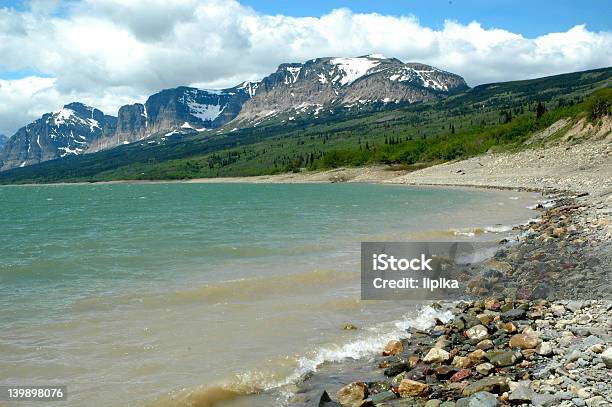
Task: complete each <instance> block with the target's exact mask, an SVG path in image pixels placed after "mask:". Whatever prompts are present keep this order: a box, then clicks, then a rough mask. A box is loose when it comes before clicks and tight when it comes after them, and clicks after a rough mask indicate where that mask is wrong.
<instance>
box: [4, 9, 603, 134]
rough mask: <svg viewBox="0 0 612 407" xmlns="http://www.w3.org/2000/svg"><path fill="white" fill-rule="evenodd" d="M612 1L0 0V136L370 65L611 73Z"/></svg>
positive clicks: (500, 75)
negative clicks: (44, 122) (301, 70)
mask: <svg viewBox="0 0 612 407" xmlns="http://www.w3.org/2000/svg"><path fill="white" fill-rule="evenodd" d="M611 15H612V2H611V1H609V0H582V1H567V0H557V1H545V0H543V1H535V2H534V1H524V0H513V1H510V0H496V1H491V0H428V1H414V0H394V1H393V0H377V1H368V0H354V1H346V0H327V1H325V0H308V1H299V2H298V1H271V0H242V1H236V0H129V1H128V0H0V134H2V133H4V134H7V135H11V134H13V133H14V132H15V131H16V130H17V129H18V128H19V127H21V126H24V125H25V124H27V123H29V122H31V121H32V120H34V119H36V118H38V117H40V116H41V115H42V114H43V113H45V112H50V111H55V110H58V109H59V108H61V106H63V105H64V104H67V103H70V102H72V101H82V102H84V103H87V104H90V105H92V106H95V107H98V108H99V109H101V110H103V111H104V112H105V113H107V114H113V115H116V113H117V110H118V108H119V107H120V106H121V105H124V104H127V103H135V102H144V101H145V100H146V98H147V97H148V96H149V95H150V94H152V93H155V92H157V91H158V90H160V89H164V88H170V87H175V86H179V85H191V86H196V87H204V88H223V87H231V86H234V85H237V84H238V83H240V82H242V81H244V80H257V79H260V78H262V77H264V76H266V75H268V74H270V73H271V72H273V71H274V70H275V69H276V67H277V66H278V65H279V64H280V63H283V62H301V61H305V60H308V59H311V58H316V57H322V56H358V55H366V54H371V53H380V54H384V55H385V56H387V57H396V58H399V59H401V60H402V61H405V62H423V63H427V64H431V65H434V66H436V67H438V68H441V69H445V70H447V71H450V72H453V73H456V74H459V75H461V76H463V77H464V78H465V79H466V81H467V82H468V84H469V85H470V86H474V85H478V84H482V83H489V82H497V81H508V80H516V79H526V78H535V77H541V76H547V75H554V74H558V73H563V72H572V71H579V70H586V69H592V68H599V67H607V66H612V27H611V25H612V19H611V18H610V16H611Z"/></svg>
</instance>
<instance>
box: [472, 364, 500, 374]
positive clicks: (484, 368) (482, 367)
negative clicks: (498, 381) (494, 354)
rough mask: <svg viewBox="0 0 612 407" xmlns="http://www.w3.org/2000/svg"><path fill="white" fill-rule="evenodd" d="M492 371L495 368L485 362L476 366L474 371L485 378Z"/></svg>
mask: <svg viewBox="0 0 612 407" xmlns="http://www.w3.org/2000/svg"><path fill="white" fill-rule="evenodd" d="M493 369H495V366H493V365H492V364H490V363H486V362H485V363H481V364H479V365H478V366H476V371H477V372H478V373H480V374H481V375H483V376H487V375H488V374H489V373H491V372H492V371H493Z"/></svg>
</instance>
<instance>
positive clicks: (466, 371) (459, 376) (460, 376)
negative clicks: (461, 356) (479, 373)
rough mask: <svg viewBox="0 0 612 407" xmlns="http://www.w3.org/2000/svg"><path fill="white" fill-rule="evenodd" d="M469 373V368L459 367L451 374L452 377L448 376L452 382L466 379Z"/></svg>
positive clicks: (470, 372) (470, 373)
mask: <svg viewBox="0 0 612 407" xmlns="http://www.w3.org/2000/svg"><path fill="white" fill-rule="evenodd" d="M471 375H472V371H471V370H470V369H461V370H460V371H458V372H457V373H455V374H454V375H452V377H451V378H450V381H451V382H452V383H456V382H460V381H461V380H465V379H467V378H468V377H470V376H471Z"/></svg>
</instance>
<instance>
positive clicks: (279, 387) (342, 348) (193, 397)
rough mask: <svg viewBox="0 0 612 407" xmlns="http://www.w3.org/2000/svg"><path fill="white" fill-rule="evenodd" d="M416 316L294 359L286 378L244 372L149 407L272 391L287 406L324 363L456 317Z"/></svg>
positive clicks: (368, 352) (201, 405)
mask: <svg viewBox="0 0 612 407" xmlns="http://www.w3.org/2000/svg"><path fill="white" fill-rule="evenodd" d="M415 313H416V315H415ZM415 313H413V314H406V315H404V316H403V318H402V319H400V320H396V321H392V322H387V323H381V324H378V325H376V326H374V327H370V328H367V329H364V330H363V331H364V332H363V333H362V334H361V337H360V338H358V339H356V340H353V341H350V342H348V343H345V344H340V345H336V344H331V345H326V346H321V347H319V348H317V349H316V350H314V351H312V352H310V353H309V354H307V355H305V356H301V357H298V358H297V359H296V360H295V365H296V366H295V367H294V369H293V370H292V371H290V373H289V374H288V375H286V376H285V377H278V376H277V375H274V374H271V373H265V372H256V371H255V372H254V371H250V372H244V373H241V374H238V375H236V376H234V377H233V378H231V379H229V380H227V381H225V382H224V383H218V384H214V385H209V386H200V387H198V388H195V389H191V390H186V389H184V390H181V391H179V392H177V393H174V394H171V395H168V396H165V397H163V398H161V399H159V400H157V401H155V402H153V403H150V404H148V405H149V406H150V407H186V406H190V407H213V406H216V405H218V404H219V403H221V402H225V401H231V400H235V399H237V398H239V397H244V396H248V395H253V394H257V393H261V392H270V391H275V392H277V393H278V394H277V396H276V397H277V402H279V403H281V404H285V403H286V402H287V401H288V400H289V399H290V398H291V397H292V396H293V392H292V391H291V389H288V388H287V387H288V386H291V385H295V384H297V383H299V382H300V381H301V380H303V379H304V377H306V376H307V375H309V374H311V373H314V372H316V371H317V370H318V369H319V368H320V367H321V366H322V365H323V364H325V363H338V362H342V361H343V360H346V359H361V358H364V357H368V356H372V355H375V354H378V353H380V351H381V349H382V348H383V347H384V345H385V344H386V343H387V342H388V341H390V340H392V339H403V338H406V337H408V336H409V334H408V333H407V330H408V329H409V328H411V327H413V328H417V329H421V330H424V329H427V328H428V327H431V326H433V325H434V323H435V321H436V320H440V321H442V322H444V323H446V322H448V321H450V319H451V318H452V315H453V314H452V313H451V311H450V310H448V309H441V310H439V309H435V308H433V307H431V306H424V307H422V308H421V309H419V310H416V311H415Z"/></svg>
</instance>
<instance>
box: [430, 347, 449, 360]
mask: <svg viewBox="0 0 612 407" xmlns="http://www.w3.org/2000/svg"><path fill="white" fill-rule="evenodd" d="M449 359H450V353H448V352H447V351H445V350H444V349H439V348H431V349H430V350H429V352H427V355H425V357H424V358H423V362H425V363H439V362H446V361H447V360H449Z"/></svg>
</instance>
